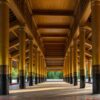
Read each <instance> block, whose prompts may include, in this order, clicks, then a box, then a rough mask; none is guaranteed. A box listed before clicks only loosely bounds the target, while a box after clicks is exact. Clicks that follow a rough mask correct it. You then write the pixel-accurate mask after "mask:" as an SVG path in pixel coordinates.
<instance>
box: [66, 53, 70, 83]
mask: <svg viewBox="0 0 100 100" xmlns="http://www.w3.org/2000/svg"><path fill="white" fill-rule="evenodd" d="M67 67H68V83H70V52H69V51H68V66H67Z"/></svg>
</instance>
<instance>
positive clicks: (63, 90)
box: [0, 81, 100, 100]
mask: <svg viewBox="0 0 100 100" xmlns="http://www.w3.org/2000/svg"><path fill="white" fill-rule="evenodd" d="M0 100H100V95H93V94H92V85H91V84H88V83H87V84H86V88H85V89H80V88H79V85H78V86H73V85H70V84H68V83H65V82H61V81H60V82H58V81H57V82H56V81H55V82H45V83H41V84H38V85H35V86H31V87H29V86H27V87H26V89H22V90H20V89H18V85H13V86H10V95H9V96H0Z"/></svg>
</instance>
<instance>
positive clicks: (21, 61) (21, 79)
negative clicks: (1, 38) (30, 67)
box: [19, 27, 26, 89]
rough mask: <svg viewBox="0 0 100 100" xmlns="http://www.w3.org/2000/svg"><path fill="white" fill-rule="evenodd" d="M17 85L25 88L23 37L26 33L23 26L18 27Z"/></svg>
mask: <svg viewBox="0 0 100 100" xmlns="http://www.w3.org/2000/svg"><path fill="white" fill-rule="evenodd" d="M19 32H20V33H19V43H20V45H19V87H20V89H24V88H25V38H26V33H25V32H24V29H23V27H20V28H19Z"/></svg>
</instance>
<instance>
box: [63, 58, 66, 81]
mask: <svg viewBox="0 0 100 100" xmlns="http://www.w3.org/2000/svg"><path fill="white" fill-rule="evenodd" d="M65 60H66V58H64V66H63V80H64V81H66V76H65V66H66V62H65Z"/></svg>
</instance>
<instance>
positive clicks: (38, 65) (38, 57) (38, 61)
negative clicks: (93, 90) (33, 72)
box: [37, 51, 40, 83]
mask: <svg viewBox="0 0 100 100" xmlns="http://www.w3.org/2000/svg"><path fill="white" fill-rule="evenodd" d="M37 68H38V83H40V51H38V55H37Z"/></svg>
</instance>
